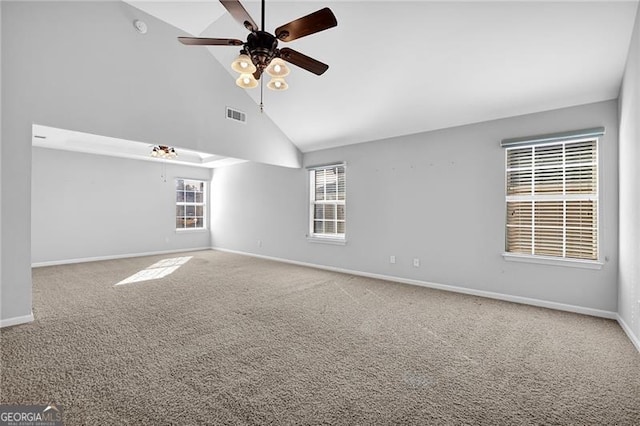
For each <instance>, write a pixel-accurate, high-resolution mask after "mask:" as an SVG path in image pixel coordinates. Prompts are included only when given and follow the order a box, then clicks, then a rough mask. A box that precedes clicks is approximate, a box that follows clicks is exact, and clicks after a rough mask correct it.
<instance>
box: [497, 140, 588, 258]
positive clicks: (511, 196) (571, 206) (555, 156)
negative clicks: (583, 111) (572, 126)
mask: <svg viewBox="0 0 640 426" xmlns="http://www.w3.org/2000/svg"><path fill="white" fill-rule="evenodd" d="M504 145H505V144H504V141H503V146H504ZM506 145H507V149H506V206H507V211H506V214H507V218H506V251H507V252H508V253H518V254H526V255H533V256H549V257H557V258H566V259H581V260H598V138H597V137H587V138H583V139H576V138H571V139H570V140H565V141H553V142H537V143H534V144H531V145H529V146H527V145H526V144H523V143H515V144H513V146H511V147H509V146H508V144H506Z"/></svg>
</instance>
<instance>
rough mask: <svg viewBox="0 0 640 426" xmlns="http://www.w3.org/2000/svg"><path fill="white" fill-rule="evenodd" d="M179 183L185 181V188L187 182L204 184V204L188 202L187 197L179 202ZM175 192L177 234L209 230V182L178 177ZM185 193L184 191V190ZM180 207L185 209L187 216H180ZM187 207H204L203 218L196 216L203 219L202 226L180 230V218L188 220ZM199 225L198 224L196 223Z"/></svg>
mask: <svg viewBox="0 0 640 426" xmlns="http://www.w3.org/2000/svg"><path fill="white" fill-rule="evenodd" d="M179 181H183V188H184V187H186V183H185V182H196V183H197V184H202V202H197V201H187V200H186V197H185V199H184V200H183V201H178V182H179ZM174 184H175V187H174V191H173V201H174V206H175V209H176V211H175V215H174V219H175V222H174V226H175V230H176V232H203V231H207V230H208V226H209V222H208V220H207V211H208V197H207V194H208V192H207V188H208V185H207V181H206V180H203V179H193V178H183V177H177V178H175V179H174ZM183 192H184V189H183ZM196 192H197V191H196ZM179 207H184V209H185V214H184V216H180V215H178V208H179ZM187 207H196V208H197V207H202V216H194V217H196V218H199V217H202V226H197V227H193V228H187V227H182V228H178V226H177V224H178V220H179V218H180V217H183V218H186V217H188V215H187V214H186V209H187ZM196 223H197V222H196Z"/></svg>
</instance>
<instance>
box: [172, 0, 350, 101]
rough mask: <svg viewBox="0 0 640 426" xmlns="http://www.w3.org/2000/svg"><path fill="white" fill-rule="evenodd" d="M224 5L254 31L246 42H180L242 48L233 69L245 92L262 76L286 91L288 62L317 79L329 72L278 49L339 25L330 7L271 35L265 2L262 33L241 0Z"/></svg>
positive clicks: (297, 54)
mask: <svg viewBox="0 0 640 426" xmlns="http://www.w3.org/2000/svg"><path fill="white" fill-rule="evenodd" d="M220 3H222V5H223V6H224V7H225V9H227V11H228V12H229V14H230V15H231V16H232V17H233V18H234V19H235V20H236V21H237V22H239V23H240V24H241V25H242V26H244V27H245V28H246V29H247V30H249V31H250V33H249V35H248V36H247V41H246V42H243V41H242V40H238V39H229V38H203V37H178V40H179V41H180V42H181V43H182V44H185V45H189V46H242V50H241V51H240V55H239V56H238V57H237V58H236V59H235V60H234V61H233V63H232V64H231V68H232V69H233V70H234V71H236V72H238V73H240V77H238V79H237V80H236V84H237V85H238V86H240V87H242V88H245V89H251V88H254V87H256V86H257V85H258V80H260V77H261V76H262V74H263V73H264V72H266V73H267V74H268V75H269V76H271V77H272V79H271V81H269V83H268V84H267V87H268V88H269V89H272V90H276V91H282V90H286V89H287V88H288V87H289V85H288V84H287V82H286V81H285V80H284V78H283V77H285V76H287V75H289V73H290V69H289V67H288V66H287V65H286V63H285V61H286V62H289V63H290V64H293V65H296V66H298V67H300V68H302V69H305V70H307V71H309V72H311V73H314V74H316V75H321V74H323V73H324V72H325V71H327V69H329V65H327V64H324V63H322V62H320V61H318V60H316V59H313V58H311V57H309V56H306V55H304V54H302V53H300V52H297V51H295V50H293V49H290V48H288V47H285V48H282V49H279V48H278V41H283V42H289V41H293V40H296V39H298V38H301V37H305V36H308V35H311V34H315V33H318V32H320V31H324V30H327V29H329V28H333V27H335V26H336V25H338V21H337V20H336V17H335V15H334V14H333V12H332V11H331V9H329V8H328V7H325V8H324V9H320V10H318V11H316V12H313V13H311V14H309V15H306V16H303V17H302V18H298V19H296V20H294V21H291V22H289V23H288V24H284V25H282V26H280V27H278V28H276V30H275V33H274V34H271V33H268V32H266V31H265V30H264V26H265V25H264V15H265V14H264V0H262V30H260V29H259V28H258V26H257V25H256V23H255V22H254V21H253V19H252V18H251V16H250V15H249V13H248V12H247V11H246V9H245V8H244V6H242V4H241V3H240V1H239V0H220ZM261 105H262V103H261Z"/></svg>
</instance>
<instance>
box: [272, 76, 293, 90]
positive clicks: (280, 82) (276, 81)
mask: <svg viewBox="0 0 640 426" xmlns="http://www.w3.org/2000/svg"><path fill="white" fill-rule="evenodd" d="M267 87H268V88H269V89H271V90H276V91H279V90H287V89H288V88H289V85H288V84H287V82H286V81H284V78H280V77H274V78H272V79H271V81H270V82H269V83H268V84H267Z"/></svg>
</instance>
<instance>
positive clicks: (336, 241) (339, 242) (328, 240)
mask: <svg viewBox="0 0 640 426" xmlns="http://www.w3.org/2000/svg"><path fill="white" fill-rule="evenodd" d="M307 241H309V242H310V243H320V244H333V245H335V246H344V245H346V244H347V240H346V239H344V238H332V237H318V236H309V235H307Z"/></svg>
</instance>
